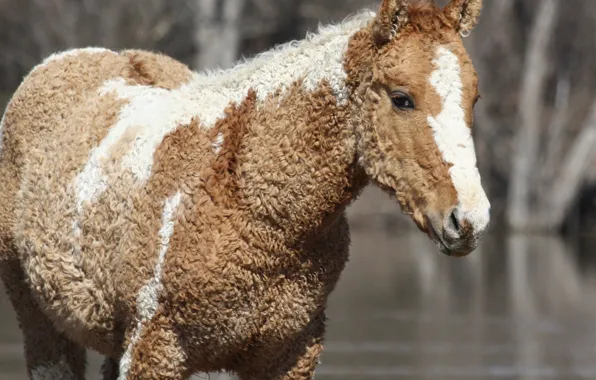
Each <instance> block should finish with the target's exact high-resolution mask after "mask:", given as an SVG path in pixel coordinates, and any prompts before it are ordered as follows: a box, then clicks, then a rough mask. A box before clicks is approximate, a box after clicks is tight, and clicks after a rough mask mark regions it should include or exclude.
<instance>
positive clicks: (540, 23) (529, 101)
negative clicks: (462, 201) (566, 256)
mask: <svg viewBox="0 0 596 380" xmlns="http://www.w3.org/2000/svg"><path fill="white" fill-rule="evenodd" d="M558 6H559V1H558V0H543V1H542V2H541V5H540V9H539V11H538V15H537V16H536V21H535V22H534V25H533V28H532V32H531V35H530V39H529V42H528V43H529V45H528V50H527V55H526V65H525V71H524V78H523V83H522V89H521V95H520V102H519V107H520V123H521V125H520V129H519V133H518V134H517V138H516V139H515V142H514V143H515V151H514V154H515V156H514V158H513V170H512V173H511V179H510V184H509V195H508V205H507V217H508V223H509V225H510V226H511V227H512V228H513V229H517V230H524V229H528V228H530V227H531V225H530V224H531V219H532V214H533V209H532V205H531V198H532V197H531V195H532V188H531V185H532V183H533V182H534V180H533V178H532V175H533V173H534V172H535V169H536V163H537V162H538V160H537V158H538V153H539V150H538V146H539V142H540V123H541V122H542V120H541V115H542V110H543V108H542V93H543V88H544V84H545V80H546V76H547V74H548V62H549V61H548V54H547V53H548V45H549V42H550V40H551V37H552V34H553V31H554V26H555V21H556V15H557V9H558Z"/></svg>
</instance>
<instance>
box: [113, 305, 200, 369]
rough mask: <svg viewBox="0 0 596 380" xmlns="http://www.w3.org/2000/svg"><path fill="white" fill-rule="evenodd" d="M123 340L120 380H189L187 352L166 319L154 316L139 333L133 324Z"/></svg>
mask: <svg viewBox="0 0 596 380" xmlns="http://www.w3.org/2000/svg"><path fill="white" fill-rule="evenodd" d="M126 336H127V337H126V343H125V344H126V345H127V346H126V351H125V353H124V355H123V356H122V359H120V366H119V367H120V368H119V370H120V376H119V378H118V379H119V380H141V379H142V380H184V379H188V378H189V377H190V375H191V374H190V372H189V369H188V367H187V364H188V363H187V360H186V358H187V355H186V352H185V351H184V349H183V348H182V345H181V344H180V337H179V335H178V334H177V333H176V332H175V330H174V329H173V328H171V325H170V324H169V323H168V321H167V318H165V317H163V316H160V315H156V316H155V317H154V318H152V319H151V320H150V321H145V323H144V324H143V326H142V329H141V331H140V332H139V330H138V325H136V324H135V325H134V326H132V327H131V328H130V329H129V331H128V332H127V334H126Z"/></svg>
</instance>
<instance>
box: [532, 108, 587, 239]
mask: <svg viewBox="0 0 596 380" xmlns="http://www.w3.org/2000/svg"><path fill="white" fill-rule="evenodd" d="M595 146H596V101H595V102H594V103H593V104H592V109H591V110H590V114H589V115H588V117H587V118H586V121H585V123H584V125H583V128H582V129H581V130H580V132H579V133H578V135H577V137H576V138H575V141H574V142H573V144H572V145H571V148H569V152H568V153H567V156H566V157H565V158H564V160H563V164H562V166H561V170H560V174H559V176H558V177H557V178H556V180H555V181H554V183H553V186H552V190H551V191H549V193H548V194H549V197H548V198H547V202H545V204H544V210H543V213H542V214H543V215H544V217H543V220H542V223H545V224H546V226H547V228H549V229H557V228H560V227H561V225H562V224H563V222H564V221H565V217H566V215H567V213H568V212H569V209H570V208H571V206H572V205H573V202H574V200H575V199H576V196H577V194H578V192H579V190H580V188H581V185H582V184H583V182H584V179H585V173H586V169H587V167H588V165H589V164H590V162H592V161H593V160H594V158H596V149H595V148H594V147H595Z"/></svg>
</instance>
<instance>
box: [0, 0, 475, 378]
mask: <svg viewBox="0 0 596 380" xmlns="http://www.w3.org/2000/svg"><path fill="white" fill-rule="evenodd" d="M392 4H393V5H392ZM395 6H397V5H396V3H395V2H393V3H391V1H385V2H384V3H383V7H384V8H382V12H381V14H380V15H379V18H378V19H377V20H376V21H375V22H374V23H373V24H372V25H371V26H369V27H366V28H363V29H362V30H361V31H360V32H358V33H356V34H355V35H354V36H353V37H352V39H351V41H350V43H349V48H348V51H347V52H346V58H345V62H344V63H345V65H344V66H345V71H346V73H347V75H348V78H347V80H346V86H347V88H348V89H349V101H348V104H347V105H340V104H338V102H337V100H336V98H335V96H334V95H333V88H332V86H331V84H329V83H327V82H325V81H323V82H321V83H320V84H319V86H318V88H317V89H316V90H314V91H307V90H306V89H305V88H304V86H302V83H301V81H297V82H295V83H294V84H293V85H292V86H291V87H290V88H289V89H288V90H287V92H286V93H285V94H281V93H277V94H274V95H272V96H270V97H268V98H267V99H266V100H265V101H264V102H263V103H259V100H258V99H257V94H256V92H255V91H253V90H250V91H248V93H247V94H246V97H245V98H244V99H243V100H242V101H241V102H240V103H239V104H230V105H229V107H228V108H227V109H226V111H225V117H223V118H221V119H220V120H219V121H218V122H217V123H216V124H215V125H214V126H213V127H212V128H211V129H207V128H205V126H204V125H203V122H202V121H201V120H199V119H198V118H196V117H195V118H194V119H193V120H192V121H190V122H189V123H188V124H186V125H178V126H177V128H176V129H175V130H173V131H172V132H170V133H169V134H168V135H166V136H165V138H164V139H163V140H162V141H161V143H160V145H159V146H158V148H157V149H156V151H155V152H154V155H153V163H154V164H153V167H152V170H151V176H150V178H149V179H148V181H147V182H146V183H139V181H138V180H137V179H136V178H135V177H134V175H133V174H132V173H131V172H128V171H125V170H121V169H118V168H119V166H118V165H111V166H110V163H111V162H112V161H113V162H118V161H119V159H120V158H122V156H123V155H124V154H125V152H128V151H129V149H130V144H132V142H133V140H134V137H135V134H134V132H135V129H134V128H143V126H142V125H139V126H138V127H137V126H135V127H133V128H132V129H130V130H129V135H125V136H123V137H122V139H120V140H119V141H118V144H115V145H114V146H113V147H112V150H111V151H110V152H109V155H108V156H107V157H104V161H105V162H104V163H105V164H106V167H108V168H111V169H112V171H108V172H106V176H107V177H108V179H109V183H110V186H109V187H108V189H106V191H105V192H103V193H102V194H101V195H100V196H99V197H98V199H96V200H95V201H94V202H93V203H92V204H88V205H86V207H85V208H84V210H83V212H82V215H80V229H81V237H80V239H78V238H76V236H75V235H74V233H73V223H72V221H73V220H74V219H75V217H76V215H77V209H76V205H75V201H74V198H73V190H72V188H71V187H70V186H71V185H70V184H72V182H73V180H74V179H75V177H76V175H77V174H78V173H79V172H80V171H81V169H82V168H83V167H84V165H85V163H86V162H87V160H88V159H89V153H90V151H91V150H92V149H93V148H94V147H95V146H97V145H98V144H99V143H100V142H101V141H102V139H104V138H105V136H106V135H107V133H108V131H109V129H110V128H111V126H112V125H114V123H115V122H116V120H117V118H118V115H119V114H120V112H121V110H122V108H123V107H124V106H125V105H126V103H127V101H126V100H125V99H120V98H118V97H117V96H116V94H115V93H109V94H106V95H104V96H99V95H98V94H97V92H98V89H99V88H100V87H101V85H102V84H103V83H105V82H106V81H108V80H110V79H114V78H118V77H122V78H125V80H126V82H127V83H129V84H131V85H144V86H150V87H159V88H161V89H164V90H167V91H170V90H175V89H177V88H180V87H181V86H183V85H185V84H188V83H190V80H191V72H190V71H189V70H188V69H187V68H186V67H185V66H184V65H182V64H180V63H178V62H176V61H174V60H172V59H170V58H167V57H164V56H161V55H154V54H152V53H148V52H140V51H125V52H121V53H119V54H113V53H105V54H94V55H87V54H79V55H75V56H71V57H66V58H63V59H61V60H60V61H56V62H51V63H49V64H47V65H45V66H42V67H40V68H38V69H36V70H34V71H33V72H32V73H31V74H30V76H29V77H28V78H27V79H26V80H25V82H24V83H23V85H22V86H21V87H20V88H19V90H18V91H17V93H16V94H15V96H14V97H13V99H12V100H11V103H10V106H9V108H8V110H7V113H6V125H5V131H4V151H3V152H2V157H1V160H0V175H1V176H2V178H3V179H5V178H6V179H7V180H6V182H2V184H0V244H3V245H2V246H0V248H1V250H0V259H1V260H2V261H0V269H1V273H2V278H3V280H4V281H5V283H7V285H8V286H7V287H8V289H9V293H10V294H11V299H12V300H13V304H14V305H15V308H16V309H17V312H18V314H19V316H20V318H21V321H22V325H23V330H24V332H25V336H26V342H27V339H36V338H34V337H35V336H36V335H35V334H38V333H39V331H38V330H37V329H36V327H35V326H34V325H35V324H36V323H38V324H39V326H43V328H44V329H45V330H47V332H45V333H44V335H43V336H44V339H46V338H49V339H53V340H55V341H56V342H59V347H58V351H57V352H55V353H53V352H50V351H51V349H50V348H49V347H48V346H47V345H46V344H43V343H42V344H39V345H36V344H35V341H34V340H32V342H33V343H26V345H27V355H28V367H29V370H30V371H31V370H33V369H34V368H35V367H36V366H39V365H40V363H47V364H53V363H54V364H55V363H56V362H57V361H60V360H62V361H63V362H64V361H65V364H64V365H65V366H67V367H68V368H70V370H71V372H73V374H75V378H77V379H82V376H83V375H82V374H81V373H82V372H81V371H82V370H81V368H84V366H83V364H82V360H83V359H82V358H84V356H81V355H84V351H83V347H90V348H93V349H96V350H98V351H99V352H101V353H102V354H104V355H106V356H108V360H107V361H106V364H105V366H104V370H103V372H104V378H105V379H115V378H116V377H117V376H118V371H119V370H118V365H117V364H116V363H117V361H118V360H120V358H121V357H122V356H123V354H124V355H127V353H130V358H131V362H130V363H131V366H130V371H129V373H128V377H127V378H128V379H185V378H187V377H188V376H189V375H190V374H191V373H193V372H196V371H203V372H206V371H218V370H230V371H234V372H236V373H238V374H239V375H240V376H241V378H242V379H243V380H253V379H254V380H257V379H258V380H267V379H270V380H307V379H311V378H312V376H313V373H314V370H315V367H316V363H317V361H318V357H319V355H320V354H321V352H322V344H323V340H324V332H325V313H324V309H325V305H326V302H327V298H328V296H329V294H330V293H331V292H332V291H333V289H334V287H335V285H336V284H337V281H338V279H339V276H340V274H341V272H342V270H343V268H344V266H345V264H346V261H347V259H348V250H349V244H350V236H349V229H348V225H347V221H346V217H345V213H344V211H345V208H346V207H347V206H348V204H349V203H350V202H352V201H353V200H354V199H355V198H356V197H357V196H358V194H359V193H360V191H361V190H362V189H363V188H364V186H366V185H367V184H368V182H369V181H373V182H374V183H375V184H377V185H379V186H381V187H383V188H384V189H386V190H387V191H389V192H390V193H392V194H393V195H395V196H396V197H397V199H398V201H399V202H400V204H401V205H402V207H404V210H405V211H406V212H407V213H410V214H412V215H413V218H414V220H415V221H416V222H417V224H418V225H419V226H420V227H421V228H422V229H423V230H425V229H426V226H425V221H424V219H423V217H422V214H423V213H424V212H426V211H428V210H429V209H434V210H439V211H440V212H443V210H445V209H448V208H449V207H450V206H451V205H453V204H454V203H455V202H456V201H457V200H456V197H457V194H456V192H455V189H454V187H453V184H452V183H451V180H450V178H449V173H448V169H449V167H448V165H447V164H445V163H444V162H443V161H442V159H441V154H440V152H439V151H438V148H437V146H436V145H435V144H434V142H433V137H432V135H431V132H430V130H429V129H428V128H427V127H426V124H425V122H424V120H423V119H422V116H421V115H423V113H424V114H433V115H435V114H437V113H438V112H440V109H441V108H440V107H441V106H440V99H439V98H438V95H437V94H436V93H435V92H434V91H433V90H432V89H430V86H429V85H428V83H427V82H428V81H427V78H428V75H429V73H430V72H431V71H432V70H433V67H432V63H431V62H432V50H431V48H432V47H433V46H436V45H437V44H439V43H440V44H449V45H450V46H452V49H453V50H454V52H456V54H457V55H458V56H459V57H460V58H461V60H462V70H463V71H464V74H463V75H462V80H463V82H464V83H465V87H466V89H467V91H466V95H465V96H466V100H465V103H466V104H465V107H466V109H467V110H468V113H470V114H471V109H472V107H473V101H474V99H475V93H473V92H474V91H476V87H475V86H476V82H475V81H476V78H475V74H474V73H473V69H472V68H471V63H470V62H469V59H468V58H467V56H466V54H465V50H464V48H463V45H461V41H460V40H459V39H458V37H457V35H456V33H455V31H454V30H453V29H449V28H448V27H446V25H447V24H446V22H445V20H446V18H445V16H443V13H441V12H439V11H438V10H437V9H436V8H433V7H428V6H426V7H424V6H423V7H416V8H410V9H409V14H408V22H407V23H404V24H403V25H402V26H401V27H400V29H399V33H398V34H397V35H396V36H395V37H394V38H393V39H391V38H389V39H379V38H378V35H377V34H378V33H379V30H387V27H389V30H391V28H392V26H390V25H389V26H388V25H384V26H383V23H387V22H391V20H393V18H392V17H389V16H388V15H390V14H392V13H393V12H394V11H395ZM392 7H393V8H392ZM383 12H386V14H384V13H383ZM388 20H389V21H388ZM379 27H381V29H378V28H379ZM406 62H416V64H415V65H413V64H407V63H406ZM466 65H467V66H466ZM66 67H68V69H66ZM406 85H407V87H408V91H411V92H412V93H413V94H415V95H416V98H417V99H418V100H419V107H420V109H421V110H422V112H420V113H419V114H415V113H409V114H399V113H396V112H395V110H393V109H392V106H391V103H390V99H389V97H388V96H387V91H388V90H390V89H394V88H396V87H400V86H402V87H403V86H406ZM200 106H201V105H200V104H197V107H200ZM396 126H399V127H396ZM131 131H132V132H131ZM219 135H221V136H223V144H222V146H221V147H220V149H219V151H214V149H213V144H214V141H216V140H217V137H218V136H219ZM19 189H20V190H19ZM177 192H179V193H180V194H181V198H180V199H181V202H180V206H179V207H178V208H177V209H175V210H174V212H173V221H175V228H174V229H173V234H172V235H171V237H170V238H169V242H168V245H167V252H166V256H165V261H164V262H163V267H162V272H161V273H162V275H161V279H160V281H161V282H160V284H161V285H160V287H159V288H158V290H159V297H158V301H159V302H158V304H157V306H156V308H155V310H154V312H155V313H154V314H153V315H152V317H151V318H150V319H149V320H143V319H141V318H142V313H141V312H140V311H139V310H140V307H141V306H139V305H140V303H139V300H138V297H139V295H140V294H141V293H142V289H144V288H146V287H147V286H148V282H149V281H150V280H151V279H152V278H153V277H154V273H155V270H156V264H157V262H158V256H157V252H159V251H160V247H161V240H160V231H161V229H162V228H163V222H164V221H163V220H162V217H163V216H162V215H163V213H164V204H165V203H164V202H165V201H166V199H168V198H170V197H172V196H173V195H174V194H176V193H177ZM23 305H27V307H26V308H24V307H23ZM50 321H51V322H50ZM139 322H142V323H141V325H142V327H143V328H142V330H141V332H140V333H138V336H137V335H135V334H137V327H138V326H139ZM52 326H53V327H52ZM129 344H130V346H129ZM128 347H130V351H126V350H127V348H128ZM57 354H60V355H63V357H62V359H60V358H57V357H55V355H57Z"/></svg>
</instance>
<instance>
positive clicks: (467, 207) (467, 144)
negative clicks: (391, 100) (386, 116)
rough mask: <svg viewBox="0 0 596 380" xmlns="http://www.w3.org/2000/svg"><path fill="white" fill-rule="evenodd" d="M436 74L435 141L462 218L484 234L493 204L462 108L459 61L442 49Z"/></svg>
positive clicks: (432, 119)
mask: <svg viewBox="0 0 596 380" xmlns="http://www.w3.org/2000/svg"><path fill="white" fill-rule="evenodd" d="M434 64H435V65H436V69H435V71H434V72H433V73H432V74H431V76H430V83H431V84H432V85H433V87H434V88H435V89H436V91H437V92H438V93H439V95H440V96H441V99H442V100H443V108H442V110H441V113H439V114H438V115H436V116H429V117H428V123H429V125H430V127H431V128H432V130H433V132H434V137H435V141H436V143H437V146H438V147H439V150H440V151H441V153H442V155H443V159H444V160H445V162H448V163H450V164H452V167H451V169H450V174H451V179H452V181H453V185H454V187H455V189H456V190H457V195H458V199H459V202H460V207H459V208H458V211H457V212H458V213H460V214H459V215H457V216H458V218H460V219H461V220H468V221H469V222H470V223H471V224H472V225H473V226H474V228H475V230H478V231H482V230H484V229H485V228H486V226H487V225H488V222H489V218H490V216H489V210H490V203H489V201H488V198H487V197H486V194H485V193H484V190H483V188H482V184H481V182H480V174H479V172H478V168H477V167H476V152H475V151H474V141H473V139H472V131H471V129H470V127H469V126H468V125H467V124H466V119H465V112H464V109H463V108H462V96H463V92H462V91H463V84H462V79H461V68H460V64H459V59H458V57H457V56H456V55H455V54H453V53H452V52H451V51H449V50H448V49H447V48H445V47H439V48H438V50H437V57H436V59H435V60H434Z"/></svg>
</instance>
